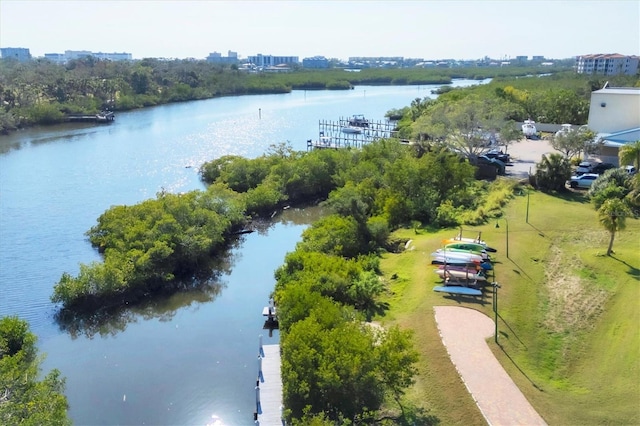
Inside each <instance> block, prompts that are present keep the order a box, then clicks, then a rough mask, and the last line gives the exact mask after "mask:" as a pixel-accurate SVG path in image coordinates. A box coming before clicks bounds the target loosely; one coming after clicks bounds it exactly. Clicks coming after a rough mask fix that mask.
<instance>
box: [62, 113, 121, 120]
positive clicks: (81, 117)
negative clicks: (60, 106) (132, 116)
mask: <svg viewBox="0 0 640 426" xmlns="http://www.w3.org/2000/svg"><path fill="white" fill-rule="evenodd" d="M115 118H116V115H115V113H114V112H113V111H101V112H99V113H97V114H69V115H67V120H68V121H80V122H94V123H111V122H113V121H114V120H115Z"/></svg>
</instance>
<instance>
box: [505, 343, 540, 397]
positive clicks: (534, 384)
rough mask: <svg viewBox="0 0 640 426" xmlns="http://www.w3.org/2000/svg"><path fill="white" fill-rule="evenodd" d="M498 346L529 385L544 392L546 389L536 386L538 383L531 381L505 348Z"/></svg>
mask: <svg viewBox="0 0 640 426" xmlns="http://www.w3.org/2000/svg"><path fill="white" fill-rule="evenodd" d="M498 346H499V347H500V349H502V353H503V354H505V356H506V357H507V358H509V361H511V363H512V364H513V365H514V366H515V367H516V368H517V369H518V371H519V372H520V373H521V374H522V375H523V376H524V377H525V378H526V379H527V380H528V381H529V383H531V385H532V386H533V387H534V388H536V389H538V390H539V391H540V392H544V389H542V388H541V387H540V386H538V385H537V384H536V382H534V381H533V380H531V378H530V377H529V376H528V375H527V373H525V372H524V371H523V370H522V368H520V366H519V365H518V364H516V362H515V361H514V360H513V358H511V356H510V355H509V354H508V353H507V351H506V350H505V349H504V347H502V345H501V344H499V343H498Z"/></svg>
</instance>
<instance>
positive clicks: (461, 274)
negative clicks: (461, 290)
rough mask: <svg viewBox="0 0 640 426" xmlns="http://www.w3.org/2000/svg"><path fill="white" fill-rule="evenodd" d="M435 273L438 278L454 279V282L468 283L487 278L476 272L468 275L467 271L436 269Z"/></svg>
mask: <svg viewBox="0 0 640 426" xmlns="http://www.w3.org/2000/svg"><path fill="white" fill-rule="evenodd" d="M435 273H436V274H438V276H439V277H440V278H444V279H456V280H469V281H486V280H487V277H485V276H484V275H482V274H478V273H476V272H473V273H469V272H468V271H458V270H455V269H448V268H447V269H436V270H435Z"/></svg>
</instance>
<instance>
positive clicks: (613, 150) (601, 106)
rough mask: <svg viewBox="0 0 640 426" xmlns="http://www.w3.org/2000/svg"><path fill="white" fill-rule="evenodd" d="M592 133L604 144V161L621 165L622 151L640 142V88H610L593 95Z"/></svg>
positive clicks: (590, 110)
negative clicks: (632, 143)
mask: <svg viewBox="0 0 640 426" xmlns="http://www.w3.org/2000/svg"><path fill="white" fill-rule="evenodd" d="M588 126H589V129H591V130H593V131H594V132H596V133H597V134H598V136H599V137H600V138H602V139H603V140H604V146H603V148H602V149H601V152H600V159H601V160H602V161H604V162H607V163H613V164H618V148H620V147H621V146H624V145H625V144H626V143H629V142H635V141H637V140H640V87H607V85H605V87H604V88H602V89H600V90H596V91H594V92H591V104H590V106H589V121H588Z"/></svg>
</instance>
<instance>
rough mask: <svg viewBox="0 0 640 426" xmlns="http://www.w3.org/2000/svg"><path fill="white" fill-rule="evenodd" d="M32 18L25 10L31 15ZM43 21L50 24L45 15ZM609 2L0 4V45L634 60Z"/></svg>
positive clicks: (626, 19)
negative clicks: (594, 55) (598, 56)
mask: <svg viewBox="0 0 640 426" xmlns="http://www.w3.org/2000/svg"><path fill="white" fill-rule="evenodd" d="M36 11H37V13H35V12H36ZM52 17H53V18H52ZM639 23H640V3H639V2H637V1H632V0H621V1H525V0H521V1H511V2H507V1H449V2H445V1H397V2H383V1H324V2H318V1H235V2H229V1H188V2H174V1H129V2H124V1H107V2H93V1H80V0H78V1H59V0H52V1H41V0H40V1H28V0H20V1H17V0H3V1H2V2H0V46H1V47H24V48H28V49H29V50H30V52H31V54H32V55H33V56H34V57H38V56H44V54H45V53H63V52H64V51H65V50H88V51H92V52H128V53H131V54H132V56H133V59H141V58H144V57H160V58H196V59H204V58H206V57H207V56H208V55H209V54H210V53H212V52H221V53H222V54H223V55H226V54H227V51H229V50H230V51H233V52H237V53H238V55H239V56H240V57H242V58H246V57H248V56H252V55H256V54H258V53H261V54H265V55H278V56H298V57H299V58H300V60H302V59H303V58H305V57H313V56H317V55H321V56H325V57H327V58H336V59H341V60H346V59H348V58H349V57H355V56H360V57H381V56H387V57H390V56H401V57H404V58H424V59H445V58H451V59H461V60H464V59H468V60H473V59H480V58H483V57H485V56H488V57H490V58H494V59H512V58H515V57H516V56H528V57H532V56H544V57H545V58H549V59H565V58H571V57H575V56H578V55H585V54H591V53H620V54H623V55H639V54H640V25H639Z"/></svg>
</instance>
